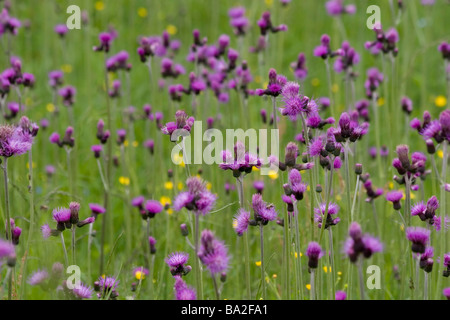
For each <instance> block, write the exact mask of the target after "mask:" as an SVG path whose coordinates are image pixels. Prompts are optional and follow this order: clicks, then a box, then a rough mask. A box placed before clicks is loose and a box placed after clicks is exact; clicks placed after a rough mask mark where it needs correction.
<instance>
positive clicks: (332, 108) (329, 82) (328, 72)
mask: <svg viewBox="0 0 450 320" xmlns="http://www.w3.org/2000/svg"><path fill="white" fill-rule="evenodd" d="M328 60H329V58H326V59H325V66H326V69H327V81H328V96H329V98H330V112H331V116H332V117H333V118H335V116H334V112H335V110H334V109H335V105H334V104H333V102H334V99H333V91H332V83H331V69H330V62H329V61H328Z"/></svg>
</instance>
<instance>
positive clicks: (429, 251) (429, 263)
mask: <svg viewBox="0 0 450 320" xmlns="http://www.w3.org/2000/svg"><path fill="white" fill-rule="evenodd" d="M433 256H434V251H433V247H427V248H426V249H425V252H424V253H422V254H421V255H420V256H419V259H420V262H419V266H420V268H421V269H423V270H424V271H425V272H427V273H430V272H431V271H432V270H433V264H434V261H433Z"/></svg>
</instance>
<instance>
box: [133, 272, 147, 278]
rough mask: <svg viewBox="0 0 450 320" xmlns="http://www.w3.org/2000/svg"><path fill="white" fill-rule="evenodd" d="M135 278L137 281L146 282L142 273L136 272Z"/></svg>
mask: <svg viewBox="0 0 450 320" xmlns="http://www.w3.org/2000/svg"><path fill="white" fill-rule="evenodd" d="M134 276H135V277H136V279H137V280H141V278H142V280H144V279H145V273H144V272H142V271H139V270H138V271H136V273H135V274H134Z"/></svg>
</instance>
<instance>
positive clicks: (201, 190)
mask: <svg viewBox="0 0 450 320" xmlns="http://www.w3.org/2000/svg"><path fill="white" fill-rule="evenodd" d="M186 185H187V187H188V191H184V192H181V193H180V194H178V196H177V197H176V198H175V200H174V202H173V208H174V209H175V210H176V211H180V210H181V209H182V208H186V209H187V210H189V211H193V212H194V213H195V214H202V215H206V214H207V213H209V212H210V211H211V210H212V209H213V208H214V205H215V203H216V199H217V196H216V195H215V194H212V193H211V192H209V191H208V190H207V188H206V185H205V182H204V181H203V180H202V179H201V178H199V177H190V178H188V179H187V180H186Z"/></svg>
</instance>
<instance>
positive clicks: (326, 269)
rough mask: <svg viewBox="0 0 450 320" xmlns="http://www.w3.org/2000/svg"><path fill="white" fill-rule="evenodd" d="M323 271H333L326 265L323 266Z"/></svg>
mask: <svg viewBox="0 0 450 320" xmlns="http://www.w3.org/2000/svg"><path fill="white" fill-rule="evenodd" d="M323 271H324V272H325V273H328V271H330V272H331V267H327V266H324V267H323Z"/></svg>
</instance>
